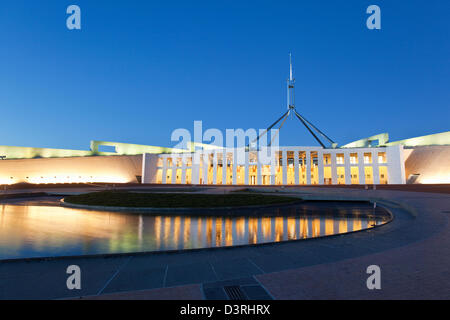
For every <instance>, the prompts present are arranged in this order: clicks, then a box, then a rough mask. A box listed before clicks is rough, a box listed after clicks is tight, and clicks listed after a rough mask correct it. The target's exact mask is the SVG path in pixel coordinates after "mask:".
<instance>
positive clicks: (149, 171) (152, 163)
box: [142, 153, 159, 183]
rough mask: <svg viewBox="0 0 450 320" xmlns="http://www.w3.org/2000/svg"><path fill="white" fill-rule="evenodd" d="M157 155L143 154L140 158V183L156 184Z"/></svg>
mask: <svg viewBox="0 0 450 320" xmlns="http://www.w3.org/2000/svg"><path fill="white" fill-rule="evenodd" d="M158 158H159V157H158V155H157V154H150V153H144V155H143V158H142V183H156V172H157V170H158Z"/></svg>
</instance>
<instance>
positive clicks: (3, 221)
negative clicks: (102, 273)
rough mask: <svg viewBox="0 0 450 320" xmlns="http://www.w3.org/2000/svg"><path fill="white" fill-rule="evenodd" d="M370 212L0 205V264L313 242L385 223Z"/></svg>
mask: <svg viewBox="0 0 450 320" xmlns="http://www.w3.org/2000/svg"><path fill="white" fill-rule="evenodd" d="M313 208H314V207H313ZM273 210H275V209H273ZM276 210H277V214H280V210H279V209H276ZM377 210H378V209H377ZM372 211H373V209H372V208H370V207H369V206H348V207H343V208H339V209H336V208H333V209H330V208H329V207H325V208H323V207H320V206H319V207H317V208H316V209H314V210H312V212H311V208H309V209H308V210H306V209H305V208H304V207H302V206H299V207H298V208H291V209H290V210H289V212H286V214H285V215H284V216H275V217H245V216H242V217H217V216H209V217H208V216H205V217H200V216H198V217H187V216H174V215H170V216H168V215H166V216H164V215H160V216H149V215H137V214H127V213H117V212H101V211H87V210H80V209H70V208H64V207H59V206H45V205H40V206H37V205H11V204H3V205H0V260H1V259H13V258H25V257H49V256H71V255H83V254H100V253H124V252H138V251H162V250H173V249H192V248H206V247H221V246H233V245H244V244H256V243H266V242H279V241H286V240H295V239H305V238H314V237H320V236H326V235H333V234H338V233H345V232H350V231H358V230H361V229H366V228H371V227H373V226H374V225H379V224H383V223H385V222H386V221H387V220H388V218H387V217H386V216H385V217H376V218H375V217H373V216H367V214H369V215H370V214H371V213H372ZM282 214H283V213H282Z"/></svg>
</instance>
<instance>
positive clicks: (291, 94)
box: [247, 53, 337, 148]
mask: <svg viewBox="0 0 450 320" xmlns="http://www.w3.org/2000/svg"><path fill="white" fill-rule="evenodd" d="M291 112H292V114H294V115H295V116H296V117H297V119H298V120H300V122H301V123H302V124H303V125H304V126H305V128H306V129H307V130H308V131H309V133H311V135H312V136H313V137H314V139H316V141H317V142H318V143H319V144H320V145H321V146H322V147H323V148H326V147H325V145H324V144H323V142H322V141H321V140H320V139H319V137H318V136H317V135H316V133H317V134H319V135H321V136H322V137H323V138H325V139H326V140H328V142H330V144H331V147H332V148H336V147H337V143H335V142H334V141H333V140H332V139H331V138H329V137H328V136H327V135H326V134H325V133H323V132H322V131H320V130H319V129H318V128H317V127H316V126H315V125H313V124H312V123H311V122H310V121H308V120H307V119H306V118H305V117H303V116H302V115H301V114H299V113H298V112H297V110H296V109H295V78H294V76H293V71H292V54H290V53H289V78H288V79H287V111H286V113H284V114H283V115H282V116H281V117H280V118H279V119H278V120H277V121H275V122H274V123H273V124H272V125H270V126H269V127H268V128H267V129H266V130H264V131H263V133H261V134H260V135H259V136H258V137H257V138H256V139H255V140H254V141H252V142H251V144H254V143H255V142H256V143H258V141H259V139H261V137H263V136H264V135H265V134H267V132H268V131H269V130H271V129H272V128H273V127H274V126H276V125H277V124H278V123H280V122H281V124H280V126H279V127H278V130H280V129H281V128H282V127H283V125H284V123H285V122H286V119H287V118H288V117H289V115H290V114H291ZM314 131H315V132H316V133H314ZM275 137H276V135H275V136H274V137H272V139H271V141H270V143H269V146H270V145H271V144H272V142H273V140H274V139H275ZM247 147H248V146H247Z"/></svg>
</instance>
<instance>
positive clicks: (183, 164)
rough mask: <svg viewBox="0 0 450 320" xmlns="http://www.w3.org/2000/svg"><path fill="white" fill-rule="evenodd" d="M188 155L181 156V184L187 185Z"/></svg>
mask: <svg viewBox="0 0 450 320" xmlns="http://www.w3.org/2000/svg"><path fill="white" fill-rule="evenodd" d="M187 158H188V157H187V155H186V154H182V155H181V184H186V168H187V165H186V162H187Z"/></svg>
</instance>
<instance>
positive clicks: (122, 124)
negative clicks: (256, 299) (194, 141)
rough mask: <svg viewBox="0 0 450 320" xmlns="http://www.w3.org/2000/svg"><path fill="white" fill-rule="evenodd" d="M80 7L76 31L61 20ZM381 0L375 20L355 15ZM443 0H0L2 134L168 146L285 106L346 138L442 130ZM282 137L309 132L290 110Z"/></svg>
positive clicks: (448, 22)
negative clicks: (197, 128) (293, 102)
mask: <svg viewBox="0 0 450 320" xmlns="http://www.w3.org/2000/svg"><path fill="white" fill-rule="evenodd" d="M71 4H77V5H79V6H80V7H81V14H82V30H80V31H69V30H68V29H67V28H66V18H67V17H68V15H67V14H66V8H67V7H68V6H69V5H71ZM371 4H377V5H379V6H380V7H381V15H382V22H381V24H382V29H381V30H368V29H367V28H366V19H367V17H368V15H367V14H366V13H365V11H366V8H367V7H368V6H369V5H371ZM449 35H450V1H448V0H442V1H438V0H428V1H425V0H423V1H416V0H408V1H393V0H390V1H382V0H371V1H365V0H360V1H356V0H345V1H344V0H340V1H337V0H310V1H300V0H296V1H280V0H279V1H214V0H209V1H176V0H173V1H143V0H133V1H132V0H127V1H123V0H120V1H119V0H117V1H104V0H95V1H93V0H89V1H87V0H71V1H65V0H41V1H29V0H14V1H12V0H5V1H2V2H1V4H0V108H1V118H0V119H1V120H0V130H1V141H0V145H18V146H35V147H38V146H39V147H61V148H80V149H88V148H89V140H91V139H96V140H108V141H120V142H130V143H140V144H151V145H164V146H169V145H172V143H171V142H170V134H171V132H172V131H173V130H174V129H176V128H187V129H190V130H191V129H192V127H193V121H194V120H202V121H203V126H204V128H219V129H221V130H224V129H226V128H244V129H247V128H264V127H266V126H268V125H269V124H270V123H272V122H273V121H274V120H276V119H277V118H278V117H279V116H280V115H281V114H282V113H283V112H284V111H285V110H286V92H285V90H286V88H285V80H286V78H287V77H288V73H289V72H288V71H289V70H288V53H289V52H290V51H291V52H292V53H293V55H294V63H295V66H294V67H295V71H294V72H295V76H296V80H297V82H296V85H297V87H296V98H297V109H298V111H299V112H300V113H301V114H303V115H304V116H305V117H306V118H307V119H309V120H311V121H312V122H313V123H314V124H316V125H317V126H318V127H319V128H320V129H322V130H323V131H325V132H326V133H327V134H328V135H329V136H331V137H332V138H334V140H336V141H337V142H339V143H341V144H344V143H346V142H349V141H353V140H356V139H358V138H362V137H366V136H369V135H373V134H377V133H381V132H389V133H390V136H391V140H397V139H402V138H408V137H413V136H419V135H425V134H430V133H436V132H442V131H448V130H450V126H449V122H450V121H449V119H450V103H449V101H450V90H449V85H450V80H449V79H450V77H449V76H450V61H449V59H450V41H449ZM281 144H282V145H316V143H315V142H314V140H313V139H312V138H311V137H310V136H309V134H308V133H307V132H306V129H304V128H303V127H301V124H300V122H299V121H298V120H296V119H294V118H292V119H291V120H289V122H287V123H286V124H285V127H284V130H282V132H281Z"/></svg>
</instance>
